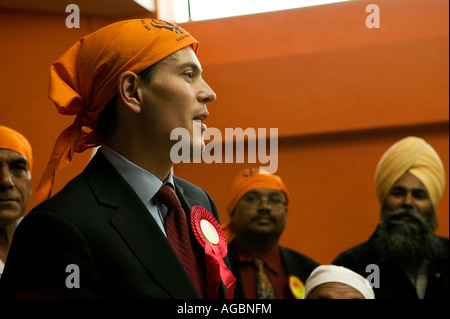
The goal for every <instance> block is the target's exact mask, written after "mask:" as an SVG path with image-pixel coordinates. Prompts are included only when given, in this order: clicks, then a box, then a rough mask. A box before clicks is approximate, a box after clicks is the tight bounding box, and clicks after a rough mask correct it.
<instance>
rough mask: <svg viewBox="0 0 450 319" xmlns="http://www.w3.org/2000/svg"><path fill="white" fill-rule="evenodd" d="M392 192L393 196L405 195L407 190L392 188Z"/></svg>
mask: <svg viewBox="0 0 450 319" xmlns="http://www.w3.org/2000/svg"><path fill="white" fill-rule="evenodd" d="M390 194H391V195H392V196H396V197H398V196H405V194H406V192H405V190H403V189H392V190H391V192H390Z"/></svg>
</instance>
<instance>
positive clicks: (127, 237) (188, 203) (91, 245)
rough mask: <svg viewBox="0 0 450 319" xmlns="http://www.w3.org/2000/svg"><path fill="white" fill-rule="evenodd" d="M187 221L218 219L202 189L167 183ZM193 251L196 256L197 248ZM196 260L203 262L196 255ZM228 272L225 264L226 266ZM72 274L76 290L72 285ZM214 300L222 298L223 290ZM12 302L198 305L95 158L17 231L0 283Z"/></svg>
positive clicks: (149, 222) (131, 198)
mask: <svg viewBox="0 0 450 319" xmlns="http://www.w3.org/2000/svg"><path fill="white" fill-rule="evenodd" d="M174 184H175V190H176V193H177V195H178V197H179V199H180V202H181V203H182V206H183V209H184V210H185V211H186V213H187V218H188V220H189V212H190V209H191V207H192V206H194V205H199V206H202V207H204V208H205V209H206V210H208V211H209V212H211V213H212V214H213V215H214V217H215V218H216V219H218V213H217V209H216V206H215V204H214V202H213V200H212V199H211V198H210V196H209V195H208V194H207V193H206V192H205V191H204V190H202V189H200V188H198V187H196V186H194V185H192V184H190V183H188V182H186V181H184V180H182V179H180V178H177V177H175V176H174ZM195 249H202V248H201V247H200V245H199V244H197V245H196V247H195ZM200 255H202V256H203V255H204V252H203V254H200ZM225 263H226V264H228V259H227V258H225ZM72 264H75V265H76V266H78V269H79V283H80V288H67V285H66V280H67V281H69V286H70V282H72V283H74V282H75V279H74V276H75V275H76V271H75V270H73V269H72V270H71V268H69V269H68V270H67V271H66V267H67V266H68V265H72ZM220 288H221V289H220V290H221V291H220V292H219V296H220V297H224V295H225V288H224V285H223V284H222V285H221V287H220ZM0 295H1V296H3V297H12V298H60V297H61V298H177V299H180V298H198V295H197V293H196V291H195V288H194V287H193V285H192V283H191V281H190V279H189V277H188V275H187V274H186V272H185V271H184V268H183V266H182V264H181V262H180V261H179V260H178V258H177V256H176V254H175V252H174V251H173V249H172V247H171V246H170V244H169V242H168V241H167V238H166V237H165V236H164V234H163V233H162V232H161V230H160V228H159V227H158V225H157V224H156V222H155V220H154V219H153V217H152V216H151V215H150V213H149V212H148V210H147V209H146V208H145V206H144V204H143V203H142V202H141V201H140V199H139V198H138V196H137V195H136V193H135V192H134V191H133V190H132V188H131V187H130V186H129V185H128V184H127V183H126V181H125V180H124V179H123V178H122V177H121V175H120V174H119V173H118V172H117V171H116V170H115V169H114V167H113V166H112V165H111V164H110V163H109V161H108V160H107V159H106V158H105V157H104V155H103V154H102V153H101V152H97V154H96V155H95V157H94V158H93V159H92V161H91V162H90V163H89V164H88V166H87V167H86V169H85V170H84V171H83V173H81V174H80V175H78V176H77V177H76V178H74V179H73V180H72V181H70V182H69V183H68V184H67V185H66V187H65V188H64V189H63V190H61V191H60V192H59V193H57V194H56V195H54V196H53V197H51V198H50V199H48V200H46V201H45V202H43V203H41V204H40V205H38V206H37V207H35V208H34V209H33V210H32V211H31V212H30V213H29V214H28V215H27V216H26V217H25V218H24V219H23V220H22V222H21V223H20V224H19V226H18V228H17V230H16V232H15V234H14V238H13V242H12V245H11V249H10V252H9V255H8V258H7V262H6V265H5V270H4V273H3V276H2V278H1V280H0Z"/></svg>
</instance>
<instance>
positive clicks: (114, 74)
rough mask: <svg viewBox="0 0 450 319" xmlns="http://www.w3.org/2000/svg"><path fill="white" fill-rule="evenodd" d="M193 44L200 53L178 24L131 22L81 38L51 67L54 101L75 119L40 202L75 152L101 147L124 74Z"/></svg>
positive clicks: (65, 133)
mask: <svg viewBox="0 0 450 319" xmlns="http://www.w3.org/2000/svg"><path fill="white" fill-rule="evenodd" d="M189 45H192V48H193V50H194V52H197V48H198V42H197V40H195V39H194V38H193V37H192V36H191V35H190V34H189V33H187V32H186V31H185V30H183V29H182V28H181V27H179V26H177V25H175V24H173V23H169V22H165V21H162V20H157V19H135V20H126V21H121V22H116V23H113V24H110V25H108V26H106V27H103V28H101V29H99V30H97V31H95V32H93V33H91V34H89V35H87V36H85V37H83V38H81V39H80V40H79V41H78V42H76V43H75V44H74V45H73V46H72V47H71V48H70V49H69V50H68V51H67V52H66V53H64V54H63V55H62V56H61V57H60V58H59V59H58V60H57V61H56V62H55V63H54V64H53V65H52V66H51V68H50V85H49V92H48V94H49V97H50V99H51V100H52V101H53V102H54V103H55V105H56V107H57V109H58V112H59V113H61V114H64V115H76V118H75V120H74V123H73V124H72V125H71V126H69V127H68V128H66V129H65V130H64V131H63V132H62V133H61V134H60V135H59V136H58V139H57V140H56V143H55V146H54V148H53V152H52V154H51V157H50V161H49V163H48V165H47V168H46V170H45V172H44V175H43V176H42V179H41V182H40V183H39V186H38V189H37V192H38V195H39V196H40V197H41V198H47V197H49V196H50V195H51V189H52V186H53V182H54V177H55V171H56V169H57V168H59V167H63V166H66V165H68V164H69V163H70V162H71V160H72V156H73V153H74V151H75V152H83V151H84V150H86V149H87V148H90V147H95V146H98V145H100V143H101V137H100V134H99V132H98V131H97V130H96V128H97V120H98V115H99V113H100V112H101V111H102V110H103V108H104V107H105V105H106V104H107V103H108V101H110V100H111V99H112V98H113V97H114V96H115V95H116V94H117V91H118V87H117V83H118V79H119V77H120V75H121V74H122V73H123V72H125V71H132V72H134V73H139V72H141V71H143V70H145V69H146V68H148V67H149V66H151V65H153V64H155V63H156V62H158V61H160V60H162V59H163V58H165V57H167V56H168V55H170V54H172V53H174V52H175V51H178V50H180V49H182V48H184V47H187V46H189Z"/></svg>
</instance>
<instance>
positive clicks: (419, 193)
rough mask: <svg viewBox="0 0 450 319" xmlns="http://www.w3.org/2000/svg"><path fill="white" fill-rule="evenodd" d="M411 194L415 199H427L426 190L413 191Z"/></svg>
mask: <svg viewBox="0 0 450 319" xmlns="http://www.w3.org/2000/svg"><path fill="white" fill-rule="evenodd" d="M412 195H413V196H414V198H417V199H427V198H428V194H427V192H425V191H422V190H418V191H413V192H412Z"/></svg>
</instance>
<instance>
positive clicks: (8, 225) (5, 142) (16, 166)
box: [0, 125, 33, 277]
mask: <svg viewBox="0 0 450 319" xmlns="http://www.w3.org/2000/svg"><path fill="white" fill-rule="evenodd" d="M32 165H33V156H32V151H31V145H30V143H29V142H28V140H27V139H26V138H25V137H24V136H23V135H22V134H20V133H19V132H17V131H15V130H13V129H11V128H9V127H6V126H3V125H0V277H1V276H2V273H3V268H4V263H5V261H6V257H7V255H8V251H9V249H10V246H11V240H12V236H13V234H14V231H15V230H16V227H17V225H18V223H19V222H20V220H21V219H22V216H23V214H24V213H25V210H26V208H27V205H28V199H29V198H30V194H31V167H32Z"/></svg>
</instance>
